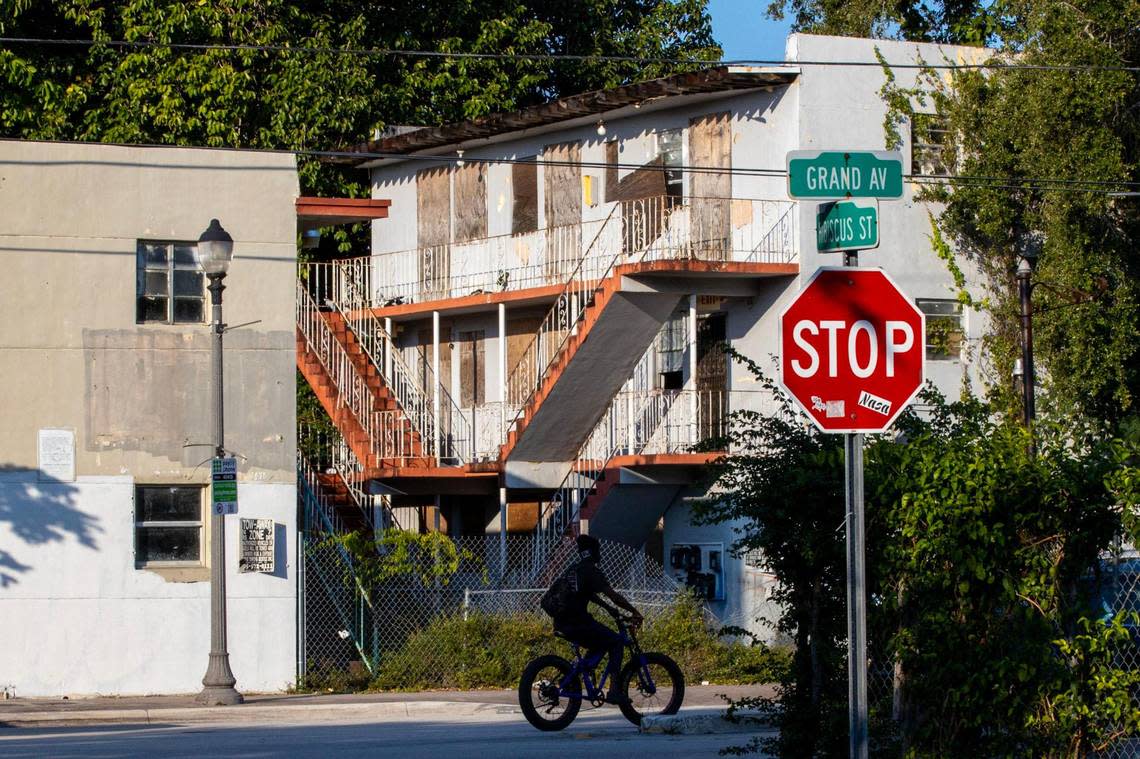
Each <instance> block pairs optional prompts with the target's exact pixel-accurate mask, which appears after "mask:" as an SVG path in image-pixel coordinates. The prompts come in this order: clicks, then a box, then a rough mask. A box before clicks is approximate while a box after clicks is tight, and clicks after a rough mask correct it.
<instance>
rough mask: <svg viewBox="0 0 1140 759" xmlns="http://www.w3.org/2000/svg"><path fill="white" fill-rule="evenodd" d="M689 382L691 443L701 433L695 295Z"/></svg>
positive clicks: (691, 314) (691, 302) (691, 301)
mask: <svg viewBox="0 0 1140 759" xmlns="http://www.w3.org/2000/svg"><path fill="white" fill-rule="evenodd" d="M689 383H690V386H691V390H692V392H690V393H689V419H690V420H691V421H690V424H691V425H692V430H693V436H692V438H691V439H690V440H689V442H691V443H696V442H698V439H699V437H700V434H701V420H700V419H698V418H697V410H698V408H699V406H698V404H699V403H700V398H698V397H697V295H696V293H693V294H692V295H690V296H689Z"/></svg>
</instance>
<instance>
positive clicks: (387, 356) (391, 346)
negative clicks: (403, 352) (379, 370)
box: [384, 316, 396, 378]
mask: <svg viewBox="0 0 1140 759" xmlns="http://www.w3.org/2000/svg"><path fill="white" fill-rule="evenodd" d="M384 331H385V332H387V333H388V350H386V351H384V377H385V378H391V376H392V351H394V350H396V338H395V337H394V336H393V335H392V317H390V316H385V317H384Z"/></svg>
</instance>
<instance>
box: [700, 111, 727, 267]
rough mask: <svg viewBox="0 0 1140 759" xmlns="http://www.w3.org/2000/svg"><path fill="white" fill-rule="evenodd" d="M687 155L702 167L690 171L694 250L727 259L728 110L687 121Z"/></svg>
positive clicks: (715, 257) (703, 254) (704, 255)
mask: <svg viewBox="0 0 1140 759" xmlns="http://www.w3.org/2000/svg"><path fill="white" fill-rule="evenodd" d="M689 156H690V163H692V165H693V166H699V167H701V168H702V169H705V170H704V171H695V172H693V175H692V194H693V200H692V209H693V210H692V215H693V252H694V253H695V254H696V256H697V257H699V258H704V259H713V260H724V259H727V258H728V255H729V249H730V234H731V233H730V226H729V223H730V222H729V217H730V209H731V200H730V198H731V197H732V175H731V174H730V173H729V170H730V169H731V168H732V122H731V120H730V118H729V114H728V113H727V112H725V113H714V114H710V115H708V116H701V117H699V118H695V119H693V120H691V121H690V122H689ZM717 169H723V171H717Z"/></svg>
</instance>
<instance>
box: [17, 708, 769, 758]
mask: <svg viewBox="0 0 1140 759" xmlns="http://www.w3.org/2000/svg"><path fill="white" fill-rule="evenodd" d="M748 738H749V736H747V735H742V734H733V735H680V736H669V735H643V734H640V733H638V731H637V729H636V728H635V727H634V726H633V725H631V724H630V723H629V722H627V721H626V720H625V719H624V718H622V717H621V715H620V714H618V713H617V712H616V710H613V709H611V708H605V709H601V710H598V711H597V712H595V713H592V714H591V713H586V712H584V713H583V714H581V715H580V716H579V717H578V719H577V720H575V722H574V723H573V724H572V725H571V726H570V727H569V728H567V729H566V730H565V731H563V732H560V733H542V732H539V731H537V730H535V729H534V728H532V727H531V726H530V725H529V724H527V722H526V721H525V720H524V719H523V717H522V716H521V715H520V714H519V713H518V711H517V709H515V710H512V709H510V708H507V707H505V708H503V709H502V710H501V711H500V712H497V713H495V712H492V713H482V714H479V715H474V716H460V717H455V718H449V717H446V716H445V715H438V716H436V717H434V718H433V720H431V721H413V720H406V719H405V720H384V721H372V722H361V721H346V722H335V721H330V720H328V719H323V720H321V721H319V722H312V721H311V720H309V721H306V720H305V719H304V718H303V717H302V718H299V719H296V720H291V721H282V720H274V721H269V722H257V723H249V722H238V723H234V722H227V723H218V724H213V723H204V724H191V725H155V724H152V725H106V726H94V727H69V728H13V729H4V730H0V756H4V757H8V758H10V759H15V758H16V757H59V758H60V759H66V758H68V757H156V756H161V757H194V759H200V758H201V757H207V756H209V757H216V756H240V757H276V756H289V757H336V758H337V759H343V758H347V757H365V756H367V757H375V756H377V755H378V753H379V752H380V751H383V752H385V753H386V754H389V755H391V756H397V757H400V758H401V759H404V758H405V757H433V758H436V757H451V758H454V759H475V758H476V757H483V756H494V757H526V758H527V759H533V758H534V757H535V756H556V757H559V758H561V757H567V756H571V757H572V756H592V757H598V756H606V757H624V756H639V757H643V758H644V757H653V759H659V757H686V758H689V759H691V757H715V756H717V753H718V751H719V750H720V749H721V748H724V747H726V746H740V745H743V744H744V743H746V742H747V740H748Z"/></svg>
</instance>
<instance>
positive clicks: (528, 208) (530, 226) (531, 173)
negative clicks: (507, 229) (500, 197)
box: [511, 156, 538, 235]
mask: <svg viewBox="0 0 1140 759" xmlns="http://www.w3.org/2000/svg"><path fill="white" fill-rule="evenodd" d="M511 192H512V200H513V202H512V204H511V234H516V235H521V234H526V233H527V232H534V231H535V230H536V229H538V164H537V163H536V160H535V156H528V157H526V158H522V159H519V163H515V164H512V165H511Z"/></svg>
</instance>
